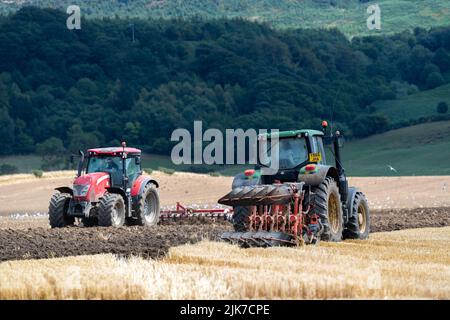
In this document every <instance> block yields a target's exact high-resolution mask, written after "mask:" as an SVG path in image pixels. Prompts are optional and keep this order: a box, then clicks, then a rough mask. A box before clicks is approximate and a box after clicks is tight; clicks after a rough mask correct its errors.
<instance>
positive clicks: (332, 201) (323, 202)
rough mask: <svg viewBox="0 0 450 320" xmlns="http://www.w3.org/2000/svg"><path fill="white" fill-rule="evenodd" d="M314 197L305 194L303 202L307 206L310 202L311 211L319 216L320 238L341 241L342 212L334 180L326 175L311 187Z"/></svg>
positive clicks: (339, 196) (342, 228)
mask: <svg viewBox="0 0 450 320" xmlns="http://www.w3.org/2000/svg"><path fill="white" fill-rule="evenodd" d="M311 191H312V192H313V193H314V197H311V198H310V197H309V196H308V195H307V196H306V199H305V204H306V207H308V205H309V202H310V201H313V203H312V213H315V214H317V215H318V216H319V218H320V222H321V224H322V226H323V232H322V234H321V236H320V239H321V240H324V241H332V242H339V241H342V233H343V230H344V216H343V212H342V204H341V195H340V194H339V188H338V186H337V184H336V181H335V180H334V179H333V178H332V177H326V178H325V180H324V181H323V182H322V183H321V184H320V185H318V186H317V187H313V188H312V190H311Z"/></svg>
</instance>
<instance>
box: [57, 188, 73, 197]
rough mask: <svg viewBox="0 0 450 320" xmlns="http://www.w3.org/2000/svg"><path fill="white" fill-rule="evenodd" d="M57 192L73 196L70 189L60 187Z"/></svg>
mask: <svg viewBox="0 0 450 320" xmlns="http://www.w3.org/2000/svg"><path fill="white" fill-rule="evenodd" d="M55 190H56V191H59V192H61V193H68V194H70V195H72V196H73V190H72V188H70V187H58V188H55Z"/></svg>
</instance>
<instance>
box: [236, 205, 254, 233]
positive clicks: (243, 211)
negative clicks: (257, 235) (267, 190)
mask: <svg viewBox="0 0 450 320" xmlns="http://www.w3.org/2000/svg"><path fill="white" fill-rule="evenodd" d="M249 217H250V207H234V208H233V227H234V231H236V232H244V231H248V228H249V224H250V221H249Z"/></svg>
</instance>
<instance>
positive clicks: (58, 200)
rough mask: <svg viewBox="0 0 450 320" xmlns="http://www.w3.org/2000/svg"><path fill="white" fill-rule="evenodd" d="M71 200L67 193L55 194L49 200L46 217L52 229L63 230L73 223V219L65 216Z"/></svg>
mask: <svg viewBox="0 0 450 320" xmlns="http://www.w3.org/2000/svg"><path fill="white" fill-rule="evenodd" d="M71 198H72V196H71V195H70V194H68V193H55V194H54V195H53V196H52V198H51V199H50V205H49V207H48V217H49V221H50V226H51V227H52V228H63V227H65V226H69V225H73V224H74V223H75V218H74V217H69V216H68V215H67V211H68V209H69V204H70V199H71Z"/></svg>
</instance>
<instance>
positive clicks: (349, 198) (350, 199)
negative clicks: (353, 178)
mask: <svg viewBox="0 0 450 320" xmlns="http://www.w3.org/2000/svg"><path fill="white" fill-rule="evenodd" d="M358 192H361V190H360V189H359V188H357V187H349V188H348V196H347V209H348V212H349V215H350V214H351V213H352V212H353V200H355V196H356V194H357V193H358Z"/></svg>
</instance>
